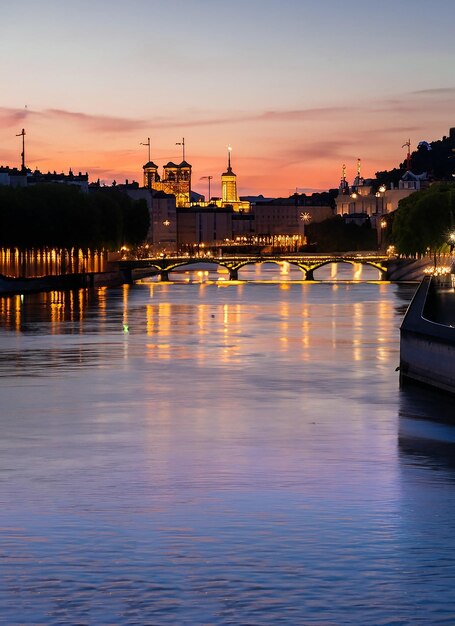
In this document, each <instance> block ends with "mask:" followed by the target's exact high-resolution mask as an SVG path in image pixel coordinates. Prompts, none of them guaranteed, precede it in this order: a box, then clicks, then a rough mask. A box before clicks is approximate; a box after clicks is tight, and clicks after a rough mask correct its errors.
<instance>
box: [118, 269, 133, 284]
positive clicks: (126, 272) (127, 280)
mask: <svg viewBox="0 0 455 626" xmlns="http://www.w3.org/2000/svg"><path fill="white" fill-rule="evenodd" d="M120 274H121V277H122V281H123V284H124V285H132V284H133V282H134V281H133V270H131V269H130V268H128V269H122V270H120Z"/></svg>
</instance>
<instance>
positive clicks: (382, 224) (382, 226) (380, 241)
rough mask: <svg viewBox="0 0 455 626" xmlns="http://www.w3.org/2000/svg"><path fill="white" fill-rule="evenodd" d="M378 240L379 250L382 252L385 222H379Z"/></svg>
mask: <svg viewBox="0 0 455 626" xmlns="http://www.w3.org/2000/svg"><path fill="white" fill-rule="evenodd" d="M379 225H380V227H381V228H380V238H379V249H380V250H382V245H383V240H384V230H385V229H386V228H387V221H386V220H385V219H382V220H381V222H380V224H379Z"/></svg>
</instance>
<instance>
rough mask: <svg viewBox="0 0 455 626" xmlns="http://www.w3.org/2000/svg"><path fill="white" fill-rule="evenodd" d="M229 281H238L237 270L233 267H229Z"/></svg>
mask: <svg viewBox="0 0 455 626" xmlns="http://www.w3.org/2000/svg"><path fill="white" fill-rule="evenodd" d="M228 269H229V280H238V279H239V270H237V269H234V268H233V267H229V268H228Z"/></svg>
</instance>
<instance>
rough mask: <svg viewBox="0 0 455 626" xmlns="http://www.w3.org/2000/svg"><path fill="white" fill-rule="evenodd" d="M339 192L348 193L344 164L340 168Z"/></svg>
mask: <svg viewBox="0 0 455 626" xmlns="http://www.w3.org/2000/svg"><path fill="white" fill-rule="evenodd" d="M340 191H341V193H348V191H349V185H348V181H347V180H346V164H345V163H343V166H342V168H341V180H340Z"/></svg>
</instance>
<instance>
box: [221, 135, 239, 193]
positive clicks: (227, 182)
mask: <svg viewBox="0 0 455 626" xmlns="http://www.w3.org/2000/svg"><path fill="white" fill-rule="evenodd" d="M231 151H232V148H231V146H229V147H228V168H227V171H226V172H224V174H221V199H222V201H223V202H225V203H227V204H229V203H230V202H239V197H238V195H237V176H236V175H235V174H234V172H233V171H232V168H231Z"/></svg>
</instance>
